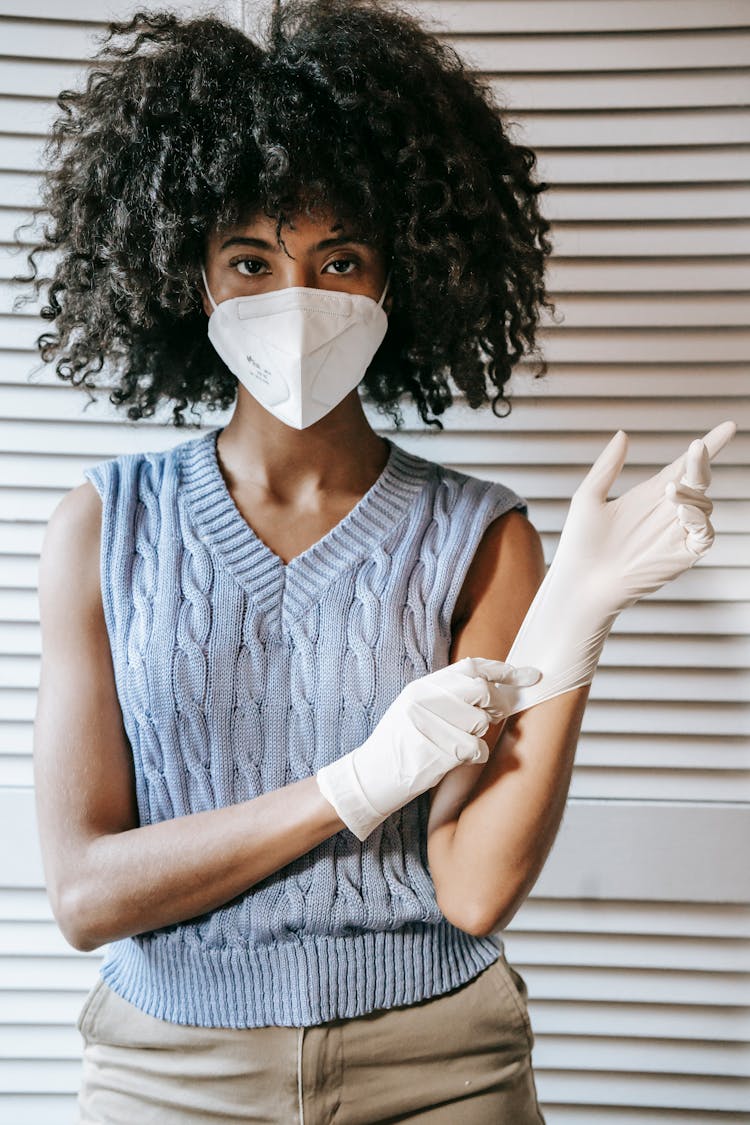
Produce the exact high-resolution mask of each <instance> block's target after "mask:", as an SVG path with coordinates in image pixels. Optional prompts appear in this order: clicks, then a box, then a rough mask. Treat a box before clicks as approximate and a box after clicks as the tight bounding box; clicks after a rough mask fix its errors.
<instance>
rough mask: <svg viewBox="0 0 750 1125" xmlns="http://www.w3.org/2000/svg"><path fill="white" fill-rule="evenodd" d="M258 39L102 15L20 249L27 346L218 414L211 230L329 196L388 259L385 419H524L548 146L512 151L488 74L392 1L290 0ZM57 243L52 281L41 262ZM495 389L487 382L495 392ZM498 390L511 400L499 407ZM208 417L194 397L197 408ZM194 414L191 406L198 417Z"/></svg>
mask: <svg viewBox="0 0 750 1125" xmlns="http://www.w3.org/2000/svg"><path fill="white" fill-rule="evenodd" d="M263 38H264V39H265V42H263V43H262V44H259V43H256V42H255V41H253V39H252V38H251V37H249V36H248V35H246V34H245V33H243V32H242V31H240V30H239V29H237V28H234V27H231V26H229V25H228V24H227V23H225V22H223V21H221V20H220V19H217V18H213V17H212V18H194V19H188V18H185V19H182V18H180V17H178V16H176V15H174V14H173V13H169V12H162V11H153V10H148V11H138V12H137V13H136V14H135V15H134V16H133V17H132V18H131V19H130V20H129V21H126V22H117V23H110V24H109V27H108V33H107V35H106V37H105V39H104V43H103V45H102V46H101V49H100V50H99V52H98V54H97V56H96V58H97V60H99V61H98V62H97V64H96V65H95V67H94V68H92V70H91V72H90V73H89V75H88V78H87V80H86V83H85V88H83V89H81V90H78V91H76V90H64V91H62V93H61V94H60V96H59V98H58V105H59V107H60V109H61V110H62V113H61V114H60V115H59V116H58V117H57V119H56V121H55V122H54V124H53V128H52V132H51V135H50V138H49V140H48V142H47V146H46V150H45V156H46V162H47V166H48V175H47V177H46V180H45V185H44V187H43V195H42V200H41V204H42V205H41V207H40V209H39V212H37V214H39V213H45V214H46V216H47V218H46V220H45V225H44V228H43V231H42V234H41V235H39V236H37V237H38V241H37V243H36V245H35V246H34V247H33V249H32V250H31V251H30V253H29V254H28V261H29V267H30V271H31V273H30V276H29V277H26V278H22V279H19V280H23V281H25V282H33V285H34V287H35V290H36V293H37V294H38V292H39V289H40V287H41V286H42V285H43V284H45V285H48V291H47V292H48V296H47V300H48V302H49V303H48V304H47V305H45V306H44V307H43V309H42V312H41V315H42V317H43V318H45V319H46V320H49V321H52V322H53V328H54V330H53V331H50V332H46V333H44V334H43V335H41V336H39V337H38V339H37V341H36V343H37V347H38V348H39V351H40V354H41V357H42V359H43V360H44V361H45V362H50V361H51V360H56V364H55V370H56V372H57V374H58V376H59V377H60V378H61V379H66V380H69V381H71V382H72V383H75V384H76V385H83V386H84V387H86V388H88V389H97V387H96V383H95V382H94V383H91V382H87V378H89V377H91V376H93V375H94V374H95V373H97V372H100V371H101V370H102V368H103V367H104V365H105V363H106V364H107V367H108V371H110V372H112V373H113V374H114V375H115V376H116V382H115V389H114V390H112V392H111V394H110V401H111V402H112V403H114V404H115V405H116V406H118V407H120V406H122V405H123V404H127V416H128V417H129V418H130V419H133V420H138V419H140V418H142V417H145V416H149V415H152V414H153V413H154V410H155V407H156V406H157V405H158V404H159V401H160V400H161V399H167V400H169V401H172V402H174V403H175V406H174V409H173V415H172V420H173V423H174V425H175V426H182V425H185V420H184V418H183V416H182V410H183V409H184V408H185V407H188V406H189V407H191V408H192V407H194V406H195V405H196V404H198V403H204V404H207V408H208V409H210V410H216V409H226V408H227V407H228V406H229V405H230V404H231V402H232V401H233V399H234V397H235V394H236V390H237V380H236V378H235V376H234V375H233V374H232V373H231V372H230V370H229V369H228V368H227V367H226V365H225V364H224V363H223V361H222V360H221V359H220V358H219V356H218V355H217V353H216V351H215V350H214V348H213V346H212V345H211V343H210V341H209V339H208V335H207V329H206V317H205V313H204V312H203V309H202V306H201V300H200V289H199V287H200V265H201V262H202V260H203V253H204V250H205V244H206V239H207V237H208V235H209V233H210V232H211V231H212V230H214V229H220V228H221V227H222V226H223V225H224V224H235V223H239V222H242V221H243V220H245V219H246V218H247V217H248V216H253V215H256V214H259V213H261V212H264V213H265V214H267V215H268V216H269V217H270V218H274V217H275V218H276V219H277V228H276V229H277V232H278V231H280V229H281V225H282V223H283V222H286V221H287V220H288V217H289V216H292V215H294V214H295V213H300V212H301V211H303V210H307V211H308V213H312V211H314V209H315V208H316V206H317V205H322V206H324V207H329V208H331V209H332V210H333V212H334V213H335V214H336V215H337V216H339V217H344V218H345V219H347V220H349V221H352V222H354V224H355V225H356V229H357V230H358V231H359V232H360V233H361V234H363V235H364V236H365V238H367V239H368V240H371V241H372V242H373V243H374V244H375V245H376V246H378V247H380V248H382V250H383V252H384V254H385V255H386V258H390V259H391V260H392V277H391V293H392V295H393V309H392V311H391V314H390V317H389V327H388V331H387V333H386V336H385V338H384V340H383V342H382V344H381V346H380V348H379V349H378V352H377V354H376V355H375V356H374V358H373V360H372V362H371V364H370V366H369V368H368V370H367V372H366V374H365V377H364V380H363V384H364V388H365V390H366V392H367V393H368V394H369V396H370V401H372V402H374V403H376V404H377V409H378V411H379V412H381V413H387V414H389V415H390V417H391V418H392V419H393V421H394V423H395V425H396V426H397V427H400V425H402V423H403V418H402V416H401V413H400V410H399V408H398V402H399V400H400V398H401V396H402V395H404V394H405V393H408V394H409V395H411V397H412V400H413V402H414V403H415V404H416V406H417V408H418V411H419V414H420V417H421V418H422V421H423V422H425V423H427V424H430V425H436V426H438V427H439V428H440V429H442V428H443V427H442V423H441V422H440V421H439V419H438V418H437V417H433V418H430V417H429V416H428V411H432V412H433V414H435V415H439V414H442V413H443V412H444V411H445V409H446V408H447V407H448V406H450V405H451V403H452V402H453V395H452V393H451V388H450V386H449V382H448V379H449V378H452V379H453V381H454V383H455V386H456V387H457V388H458V389H459V391H460V392H462V394H463V395H464V397H465V399H466V401H467V403H468V405H469V406H471V407H472V408H475V409H476V408H478V407H480V406H482V405H483V404H485V403H486V402H488V401H489V397H488V390H490V391H492V390H493V389H494V391H495V392H496V393H495V394H494V396H493V398H492V409H493V412H495V413H496V414H497V415H498V416H499V417H503V416H505V415H507V413H509V412H510V408H511V407H510V402H509V401H508V399H507V398H506V396H505V395H504V394H503V388H504V385H505V384H506V382H507V380H508V379H509V378H510V375H511V370H512V368H513V366H514V364H515V363H516V362H517V361H518V360H519V359H520V358H521V357H522V356H523V355H524V354H525V353H535V355H536V358H538V359H540V370H539V372H538V374H544V373H545V372H546V371H547V365H546V362H545V361H544V360H543V359H542V358H540V357H539V353H538V351H537V349H536V342H535V337H536V332H537V327H538V320H539V307H540V305H541V304H544V305H545V306H546V307H547V308H550V309H552V310H554V305H553V304H552V303H551V302H550V301H549V300H548V299H547V298H546V295H545V284H544V264H545V257H546V256H547V255H548V254H549V253H550V252H551V244H550V242H549V240H548V238H547V232H548V230H549V223H548V222H547V221H546V220H545V219H544V218H543V217H542V216H541V214H540V211H539V207H538V202H537V195H538V194H539V193H540V192H542V191H544V190H546V189H547V187H548V186H549V185H548V184H545V183H541V182H538V181H537V180H535V178H534V168H535V165H536V155H535V153H534V152H533V151H532V150H531V149H529V148H526V147H524V146H522V145H518V144H513V143H512V142H511V141H510V140H509V139H508V137H507V136H506V132H505V129H504V125H503V120H502V109H501V107H500V106H499V105H498V104H496V102H495V101H494V95H493V93H492V90H491V88H490V87H489V86H488V85H485V84H483V83H482V82H481V81H480V79H479V77H478V76H477V75H475V74H473V73H470V72H469V71H467V69H466V66H465V64H464V63H463V62H462V60H461V59H460V57H459V56H458V55H457V54H456V52H455V51H454V50H453V49H452V48H451V47H450V46H449V45H448V44H446V43H444V42H443V41H441V40H440V39H439V38H438V37H437V35H436V34H435V33H433V32H431V31H429V30H427V29H426V28H425V27H423V26H422V25H421V24H420V23H419V22H418V21H417V20H416V19H415V17H414V16H413V15H412V14H410V13H408V12H406V11H403V10H401V9H400V8H399V7H397V6H396V5H395V4H394V3H393V2H392V0H286V3H284V5H283V6H280V5H278V4H275V5H274V7H273V8H272V10H271V13H270V16H269V18H268V22H267V25H266V26H265V27H264V32H263ZM50 251H51V252H54V257H53V260H54V262H55V265H54V270H53V273H52V276H51V277H47V278H40V277H38V275H37V266H36V264H35V261H34V257H35V255H36V254H38V253H40V252H50ZM487 379H489V383H490V386H489V388H488V383H487ZM500 402H502V403H503V404H504V406H505V407H506V409H505V410H504V412H503V413H502V414H498V411H497V410H496V407H497V404H498V403H500ZM193 412H194V411H193ZM194 413H195V412H194Z"/></svg>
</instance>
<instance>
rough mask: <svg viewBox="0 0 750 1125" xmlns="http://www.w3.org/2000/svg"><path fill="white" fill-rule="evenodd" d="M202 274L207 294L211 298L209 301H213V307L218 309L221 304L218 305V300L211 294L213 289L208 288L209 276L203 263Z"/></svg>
mask: <svg viewBox="0 0 750 1125" xmlns="http://www.w3.org/2000/svg"><path fill="white" fill-rule="evenodd" d="M201 275H202V277H203V284H204V285H205V287H206V294H207V296H208V299H209V301H210V302H211V304H212V305H213V307H214V308H215V309H218V307H219V306H218V305H217V304H216V301H215V300H214V299H213V297H212V296H211V290H210V289H209V288H208V278H207V277H206V271H205V269H204V268H203V265H201Z"/></svg>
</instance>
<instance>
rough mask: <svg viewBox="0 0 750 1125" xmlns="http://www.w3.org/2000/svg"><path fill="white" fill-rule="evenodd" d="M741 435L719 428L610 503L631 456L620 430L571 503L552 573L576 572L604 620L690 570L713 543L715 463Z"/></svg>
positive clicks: (725, 424)
mask: <svg viewBox="0 0 750 1125" xmlns="http://www.w3.org/2000/svg"><path fill="white" fill-rule="evenodd" d="M736 430H737V427H736V425H735V423H734V422H722V423H721V424H720V425H719V426H716V427H715V428H714V429H713V430H711V431H710V432H709V433H708V434H706V435H705V437H704V438H703V439H696V441H694V442H693V443H692V444H691V445H690V447H689V449H688V450H687V452H686V453H684V454H682V456H680V457H678V458H677V460H676V461H673V462H672V464H671V465H667V466H666V468H664V469H662V470H661V472H659V473H657V474H656V475H655V476H653V477H650V478H649V479H648V480H646V481H643V482H642V483H641V484H638V485H636V486H635V487H634V488H631V489H630V490H629V491H628V492H625V493H624V494H623V495H622V496H619V497H618V498H617V499H616V500H610V501H607V494H608V492H609V490H610V488H611V487H612V485H613V484H614V482H615V480H616V478H617V477H618V476H619V474H620V470H621V469H622V466H623V463H624V461H625V456H626V453H627V447H628V439H627V435H626V434H625V433H624V432H623V431H622V430H619V431H618V432H617V433H616V434H615V436H614V437H613V438H612V440H611V441H610V443H609V444H608V445H607V446H606V448H605V449H604V450H603V451H602V453H601V454H600V455H599V457H598V458H597V459H596V461H595V462H594V464H593V465H592V467H591V469H590V470H589V472H588V474H587V475H586V477H585V479H584V480H583V482H582V483H581V484H580V486H579V487H578V489H577V490H576V492H575V494H574V496H573V499H572V501H571V505H570V512H569V515H568V518H567V519H566V521H565V527H564V528H563V532H562V535H561V537H560V543H559V546H558V550H557V554H556V556H555V562H554V565H556V566H557V567H558V569H560V568H561V567H562V566H563V564H564V563H565V564H566V565H567V566H568V567H572V568H574V569H575V571H576V573H577V574H578V575H579V576H580V579H582V580H583V584H584V587H585V588H586V589H587V590H588V591H589V592H590V593H591V594H592V595H593V596H596V597H598V598H599V599H601V602H600V609H601V610H602V611H603V612H607V613H617V612H619V611H620V610H622V609H624V608H625V607H626V606H629V605H632V604H633V603H634V602H636V601H637V600H638V599H639V598H641V597H643V596H644V595H645V594H649V593H653V592H654V591H655V590H658V589H659V587H660V586H663V585H664V583H665V582H669V581H671V580H672V579H673V578H676V577H677V576H678V575H679V574H681V573H682V572H683V571H684V570H687V569H689V568H690V567H691V566H693V565H694V564H695V563H696V562H697V561H698V559H699V558H700V557H701V556H702V555H703V554H705V552H706V551H707V550H708V548H709V547H710V546H711V544H712V543H713V541H714V530H713V527H712V526H711V522H710V520H709V516H710V514H711V511H712V508H713V505H712V503H711V501H710V500H709V499H708V497H707V496H706V490H707V489H708V486H709V485H710V483H711V465H710V462H711V460H712V459H713V458H714V457H716V455H717V453H719V451H720V450H721V449H723V448H724V446H725V445H726V444H727V442H728V441H730V440H731V438H732V437H733V436H734V434H735V432H736ZM566 556H569V557H567V558H566ZM558 559H559V561H558Z"/></svg>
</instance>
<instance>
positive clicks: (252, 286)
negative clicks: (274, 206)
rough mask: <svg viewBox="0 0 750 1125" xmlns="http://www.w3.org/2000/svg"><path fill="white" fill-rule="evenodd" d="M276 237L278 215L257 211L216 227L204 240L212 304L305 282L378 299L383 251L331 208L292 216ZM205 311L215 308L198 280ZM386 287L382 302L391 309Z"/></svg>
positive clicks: (382, 281)
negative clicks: (240, 220)
mask: <svg viewBox="0 0 750 1125" xmlns="http://www.w3.org/2000/svg"><path fill="white" fill-rule="evenodd" d="M281 238H282V239H283V241H284V245H285V246H286V250H285V249H284V246H281V245H280V244H279V243H278V241H277V239H276V220H275V219H270V218H268V217H267V216H266V215H263V214H260V215H256V216H255V217H253V218H252V219H250V220H249V221H247V222H244V223H242V224H240V225H238V226H233V227H228V228H224V229H222V230H221V231H218V230H214V231H213V232H212V233H211V235H210V237H209V238H208V240H207V243H206V258H205V263H204V265H205V270H206V277H207V278H208V286H209V289H210V290H211V295H212V296H213V299H214V301H215V302H216V304H217V305H218V304H220V303H221V302H222V301H227V300H229V299H230V298H232V297H246V296H251V295H252V294H254V293H268V292H270V291H271V290H272V289H286V288H288V287H289V286H292V285H304V286H309V287H311V288H315V289H334V290H336V291H338V292H344V293H363V294H365V295H366V296H368V297H372V298H373V299H374V300H376V301H377V300H379V299H380V295H381V293H382V292H383V287H384V286H385V279H386V273H387V269H386V262H385V258H384V255H383V253H382V251H381V250H380V249H379V248H378V247H377V246H375V245H374V244H373V243H370V242H362V241H360V240H359V237H358V236H357V233H356V232H355V231H353V230H351V229H350V228H349V226H348V225H346V224H344V223H342V222H341V221H340V220H339V219H338V218H337V217H336V216H335V215H334V214H333V213H331V212H323V213H318V214H316V215H315V216H314V217H310V216H309V215H296V216H292V217H291V220H290V221H289V222H288V223H286V224H285V225H283V226H282V228H281ZM200 288H201V293H202V299H203V309H204V311H205V313H206V316H210V315H211V313H212V312H213V306H212V304H211V302H210V301H209V299H208V296H207V295H206V294H205V292H203V285H202V282H201V283H200ZM390 301H391V298H390V292H389V293H387V294H386V297H385V300H384V302H383V308H384V310H385V312H386V313H388V312H390Z"/></svg>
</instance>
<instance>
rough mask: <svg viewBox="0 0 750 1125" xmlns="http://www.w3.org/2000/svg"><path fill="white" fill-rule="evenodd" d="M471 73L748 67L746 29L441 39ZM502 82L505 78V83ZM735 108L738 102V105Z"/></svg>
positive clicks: (749, 55)
mask: <svg viewBox="0 0 750 1125" xmlns="http://www.w3.org/2000/svg"><path fill="white" fill-rule="evenodd" d="M444 38H445V40H446V41H447V42H449V43H450V44H451V45H452V46H453V47H455V49H456V50H457V51H458V53H459V54H460V55H461V57H462V58H463V59H464V61H465V62H466V63H467V64H468V65H469V66H470V67H471V68H472V69H474V70H480V71H482V72H484V73H493V74H502V75H507V76H511V75H521V74H524V73H537V74H538V73H539V72H540V71H542V72H544V73H546V74H555V73H558V72H568V73H574V74H575V75H576V76H579V75H581V76H583V75H585V74H586V72H587V71H599V72H601V71H628V70H629V71H649V70H657V71H665V70H667V71H668V70H686V69H687V68H690V69H691V70H693V69H694V70H709V69H712V68H716V69H721V70H724V69H730V68H732V67H746V66H750V28H748V27H744V28H740V29H738V30H732V31H710V30H707V29H703V30H701V31H683V32H671V31H664V32H661V31H657V32H651V33H650V34H639V33H638V32H632V33H629V34H627V35H617V34H608V33H602V34H599V35H597V36H596V39H595V41H594V43H595V47H596V49H595V50H592V38H591V37H590V36H589V35H578V34H570V35H550V34H547V33H546V29H545V32H544V33H542V34H538V35H509V36H502V35H499V36H492V37H491V36H487V37H486V38H484V37H482V36H479V35H457V34H456V33H455V32H451V34H449V35H445V36H444ZM506 81H508V79H507V78H506ZM740 104H742V101H741V100H740Z"/></svg>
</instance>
